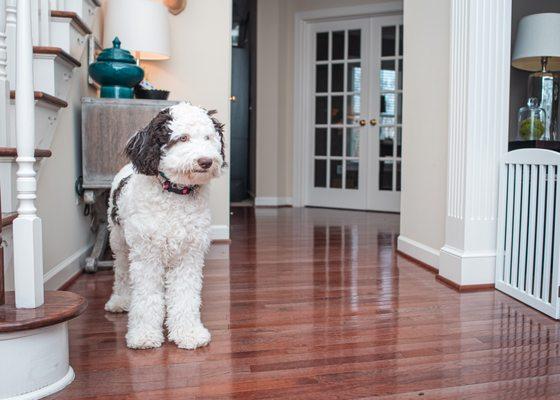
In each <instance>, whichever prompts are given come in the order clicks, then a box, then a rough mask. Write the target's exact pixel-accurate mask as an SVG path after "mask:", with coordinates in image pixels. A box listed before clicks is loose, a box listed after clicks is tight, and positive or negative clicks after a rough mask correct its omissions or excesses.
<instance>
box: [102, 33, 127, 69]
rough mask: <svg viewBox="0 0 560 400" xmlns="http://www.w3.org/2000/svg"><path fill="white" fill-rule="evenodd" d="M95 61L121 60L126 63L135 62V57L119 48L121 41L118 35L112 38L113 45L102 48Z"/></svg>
mask: <svg viewBox="0 0 560 400" xmlns="http://www.w3.org/2000/svg"><path fill="white" fill-rule="evenodd" d="M97 61H98V62H99V61H113V62H121V63H126V64H136V59H135V58H134V57H133V56H132V54H130V51H128V50H124V49H121V41H120V40H119V38H118V37H115V38H114V39H113V47H112V48H107V49H104V50H103V51H102V52H101V53H100V54H99V56H98V57H97Z"/></svg>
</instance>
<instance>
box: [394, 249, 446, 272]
mask: <svg viewBox="0 0 560 400" xmlns="http://www.w3.org/2000/svg"><path fill="white" fill-rule="evenodd" d="M397 254H398V255H399V256H401V257H402V258H405V259H407V260H408V261H411V262H413V263H415V264H418V266H419V267H422V268H424V269H425V270H428V271H430V272H431V273H433V274H437V273H438V272H439V270H438V269H437V268H436V267H434V266H432V265H430V264H426V263H425V262H423V261H420V260H419V259H417V258H414V257H412V256H410V255H408V254H406V253H403V252H402V251H401V250H397Z"/></svg>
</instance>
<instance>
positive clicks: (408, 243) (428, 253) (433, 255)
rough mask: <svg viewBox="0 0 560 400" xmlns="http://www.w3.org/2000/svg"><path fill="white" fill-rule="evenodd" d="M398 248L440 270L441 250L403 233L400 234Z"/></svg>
mask: <svg viewBox="0 0 560 400" xmlns="http://www.w3.org/2000/svg"><path fill="white" fill-rule="evenodd" d="M397 249H399V251H402V252H403V253H404V254H406V255H408V256H410V257H413V258H416V259H417V260H419V261H422V262H423V263H425V264H428V265H429V266H431V267H434V268H435V269H437V270H439V255H440V254H439V250H436V249H434V248H432V247H430V246H426V245H425V244H422V243H420V242H417V241H416V240H412V239H410V238H408V237H406V236H403V235H399V239H398V241H397Z"/></svg>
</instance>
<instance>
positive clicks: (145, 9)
mask: <svg viewBox="0 0 560 400" xmlns="http://www.w3.org/2000/svg"><path fill="white" fill-rule="evenodd" d="M117 36H118V38H119V39H120V41H121V43H122V47H123V49H126V50H129V51H130V52H132V53H133V54H134V56H135V57H136V58H137V59H138V60H167V59H169V57H170V54H171V45H170V39H169V17H168V11H167V8H166V7H165V6H164V5H163V4H162V3H160V2H158V1H151V0H108V1H107V5H106V9H105V20H104V28H103V47H104V48H107V47H111V42H112V41H113V39H114V38H115V37H117Z"/></svg>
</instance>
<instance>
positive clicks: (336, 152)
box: [301, 15, 404, 212]
mask: <svg viewBox="0 0 560 400" xmlns="http://www.w3.org/2000/svg"><path fill="white" fill-rule="evenodd" d="M402 39H403V20H402V16H401V15H392V16H372V17H367V18H352V19H347V20H340V19H337V20H335V21H325V22H313V23H310V24H309V29H307V30H306V38H305V40H306V41H307V42H308V43H309V46H307V51H306V52H305V54H302V58H301V63H302V68H304V69H306V70H307V71H306V73H305V75H306V76H308V77H309V79H308V81H309V82H308V83H309V84H308V85H307V86H306V88H305V93H304V102H305V103H307V104H306V107H307V108H308V109H309V110H310V112H308V113H307V114H306V117H305V120H304V126H305V127H306V128H304V130H303V132H302V134H303V135H307V138H306V139H305V141H304V143H306V144H307V145H306V146H304V149H303V151H302V152H301V156H302V157H303V163H302V166H303V169H304V190H305V196H304V198H305V205H309V206H321V207H336V208H348V209H360V210H375V211H389V212H399V211H400V190H401V179H400V176H401V154H402V153H401V141H402V133H403V132H402V95H403V93H402V71H403V67H404V59H403V40H402Z"/></svg>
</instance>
